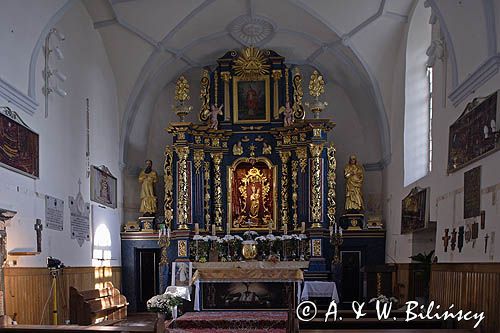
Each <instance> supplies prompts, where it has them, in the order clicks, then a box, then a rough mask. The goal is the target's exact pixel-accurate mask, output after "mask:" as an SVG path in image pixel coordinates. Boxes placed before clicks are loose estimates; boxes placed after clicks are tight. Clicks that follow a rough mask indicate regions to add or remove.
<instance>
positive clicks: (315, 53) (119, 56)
mask: <svg viewBox="0 0 500 333" xmlns="http://www.w3.org/2000/svg"><path fill="white" fill-rule="evenodd" d="M412 1H413V0H381V1H363V0H354V1H353V0H338V1H335V2H331V1H324V0H311V1H307V2H306V1H301V0H276V1H272V2H269V1H266V0H247V1H234V0H205V1H202V0H190V1H182V2H181V1H160V0H147V1H110V2H109V1H104V0H103V1H101V2H99V1H87V2H86V5H87V7H88V10H89V13H90V14H91V16H92V17H93V18H94V22H95V26H96V27H98V28H99V30H100V32H101V34H102V36H103V40H104V43H105V45H106V47H107V48H108V54H109V55H110V62H111V65H112V66H113V70H114V72H115V75H116V77H117V85H118V86H119V87H118V91H119V96H118V97H119V100H120V105H121V108H122V110H124V112H123V114H122V115H121V119H122V138H121V141H122V142H121V145H122V147H121V149H122V151H121V157H122V159H123V162H126V161H127V160H128V151H127V150H128V149H129V146H130V145H131V144H133V145H134V146H135V145H137V144H138V142H141V140H140V138H138V137H134V138H132V136H134V135H138V136H141V135H142V136H146V135H145V133H142V134H139V133H137V129H134V126H135V125H136V124H135V123H136V120H137V118H138V117H140V118H141V119H142V118H144V117H146V118H147V116H146V115H147V112H146V111H145V109H146V108H149V107H151V105H150V104H151V103H152V102H151V101H154V100H155V99H156V97H157V95H154V94H158V93H159V92H160V91H161V88H162V87H164V86H165V85H166V84H167V83H169V82H171V81H172V80H173V79H175V77H176V76H177V75H178V73H179V69H181V68H182V69H184V70H186V69H189V68H193V67H201V66H204V65H210V64H215V60H216V58H218V57H219V56H221V55H222V54H223V53H224V52H225V51H227V50H228V49H235V48H236V49H238V48H241V47H242V46H243V44H244V42H242V41H241V40H239V39H238V38H235V36H234V35H232V34H231V31H230V30H229V29H230V27H231V26H232V23H233V21H234V20H235V19H237V18H238V17H241V16H242V15H246V16H247V17H259V18H261V17H262V18H264V19H265V20H268V21H269V22H270V23H271V26H272V30H273V31H271V34H270V35H269V36H268V38H267V39H263V40H262V42H261V44H262V45H258V46H261V47H265V48H269V49H273V50H275V51H277V52H279V53H280V54H282V55H283V56H285V57H286V61H287V62H289V63H298V64H309V65H312V66H315V67H317V68H318V69H320V70H321V71H322V72H323V74H324V76H325V77H326V78H327V79H330V80H334V81H335V83H337V84H339V85H341V86H342V87H344V89H345V90H346V91H347V92H348V94H349V95H350V98H351V100H352V101H354V102H355V103H354V104H356V106H357V108H359V109H360V110H358V111H359V112H362V113H363V114H365V115H366V121H367V122H368V121H369V122H372V123H375V124H377V125H378V131H379V137H380V145H381V146H382V150H383V153H382V156H380V160H381V161H383V160H387V159H388V158H389V156H390V140H389V129H388V124H387V116H386V112H385V108H384V99H385V100H386V104H387V102H388V100H390V98H391V95H390V89H388V87H390V86H392V81H391V77H390V76H389V75H387V73H388V72H389V73H390V66H391V65H392V63H393V57H394V56H395V55H394V54H390V53H391V52H392V50H395V49H397V48H398V47H399V39H400V38H399V37H400V36H401V34H402V31H403V27H404V23H405V22H406V21H407V15H408V10H409V8H410V5H411V3H412ZM380 32H383V33H380ZM388 32H389V33H388ZM395 37H396V38H395ZM133 39H134V41H132V40H133ZM120 40H121V42H120ZM137 43H142V44H144V45H142V46H137V47H135V48H134V50H130V51H127V47H128V45H134V44H137ZM364 44H370V45H373V47H371V48H368V49H367V48H366V47H365V48H363V47H362V46H363V45H364ZM146 45H147V46H146ZM377 45H380V47H377ZM388 50H389V51H388ZM388 53H389V54H388ZM129 54H132V55H133V57H129V56H128V55H129ZM169 66H177V67H176V69H177V70H165V69H166V68H168V67H169ZM159 73H163V74H162V75H159ZM384 75H386V76H384ZM305 81H307V78H305ZM381 84H382V85H381ZM380 85H381V86H380ZM386 86H387V87H386ZM142 131H147V128H146V127H144V126H142ZM370 162H379V161H370Z"/></svg>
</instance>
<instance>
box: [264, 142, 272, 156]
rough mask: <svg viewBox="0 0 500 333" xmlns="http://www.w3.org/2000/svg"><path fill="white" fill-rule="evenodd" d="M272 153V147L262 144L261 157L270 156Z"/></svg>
mask: <svg viewBox="0 0 500 333" xmlns="http://www.w3.org/2000/svg"><path fill="white" fill-rule="evenodd" d="M272 153H273V147H272V146H271V145H268V144H267V143H266V142H263V143H262V155H271V154H272Z"/></svg>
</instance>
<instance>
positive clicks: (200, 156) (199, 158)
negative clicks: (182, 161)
mask: <svg viewBox="0 0 500 333" xmlns="http://www.w3.org/2000/svg"><path fill="white" fill-rule="evenodd" d="M204 159H205V153H204V152H203V150H201V149H197V150H195V151H194V152H193V160H194V170H195V172H196V174H199V173H200V168H201V165H202V164H203V160H204Z"/></svg>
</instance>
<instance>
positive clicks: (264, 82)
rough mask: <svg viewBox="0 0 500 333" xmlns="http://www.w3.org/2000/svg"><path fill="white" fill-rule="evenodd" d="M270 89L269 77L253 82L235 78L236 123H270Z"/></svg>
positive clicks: (234, 103)
mask: <svg viewBox="0 0 500 333" xmlns="http://www.w3.org/2000/svg"><path fill="white" fill-rule="evenodd" d="M269 89H270V84H269V77H268V76H265V77H262V79H260V80H252V81H245V80H242V79H240V78H239V77H235V78H234V83H233V98H234V102H233V105H234V122H235V123H261V122H269V121H270V119H271V117H270V100H269V99H270V96H269V91H270V90H269Z"/></svg>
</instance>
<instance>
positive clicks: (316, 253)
mask: <svg viewBox="0 0 500 333" xmlns="http://www.w3.org/2000/svg"><path fill="white" fill-rule="evenodd" d="M312 255H313V257H321V239H313V240H312Z"/></svg>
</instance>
